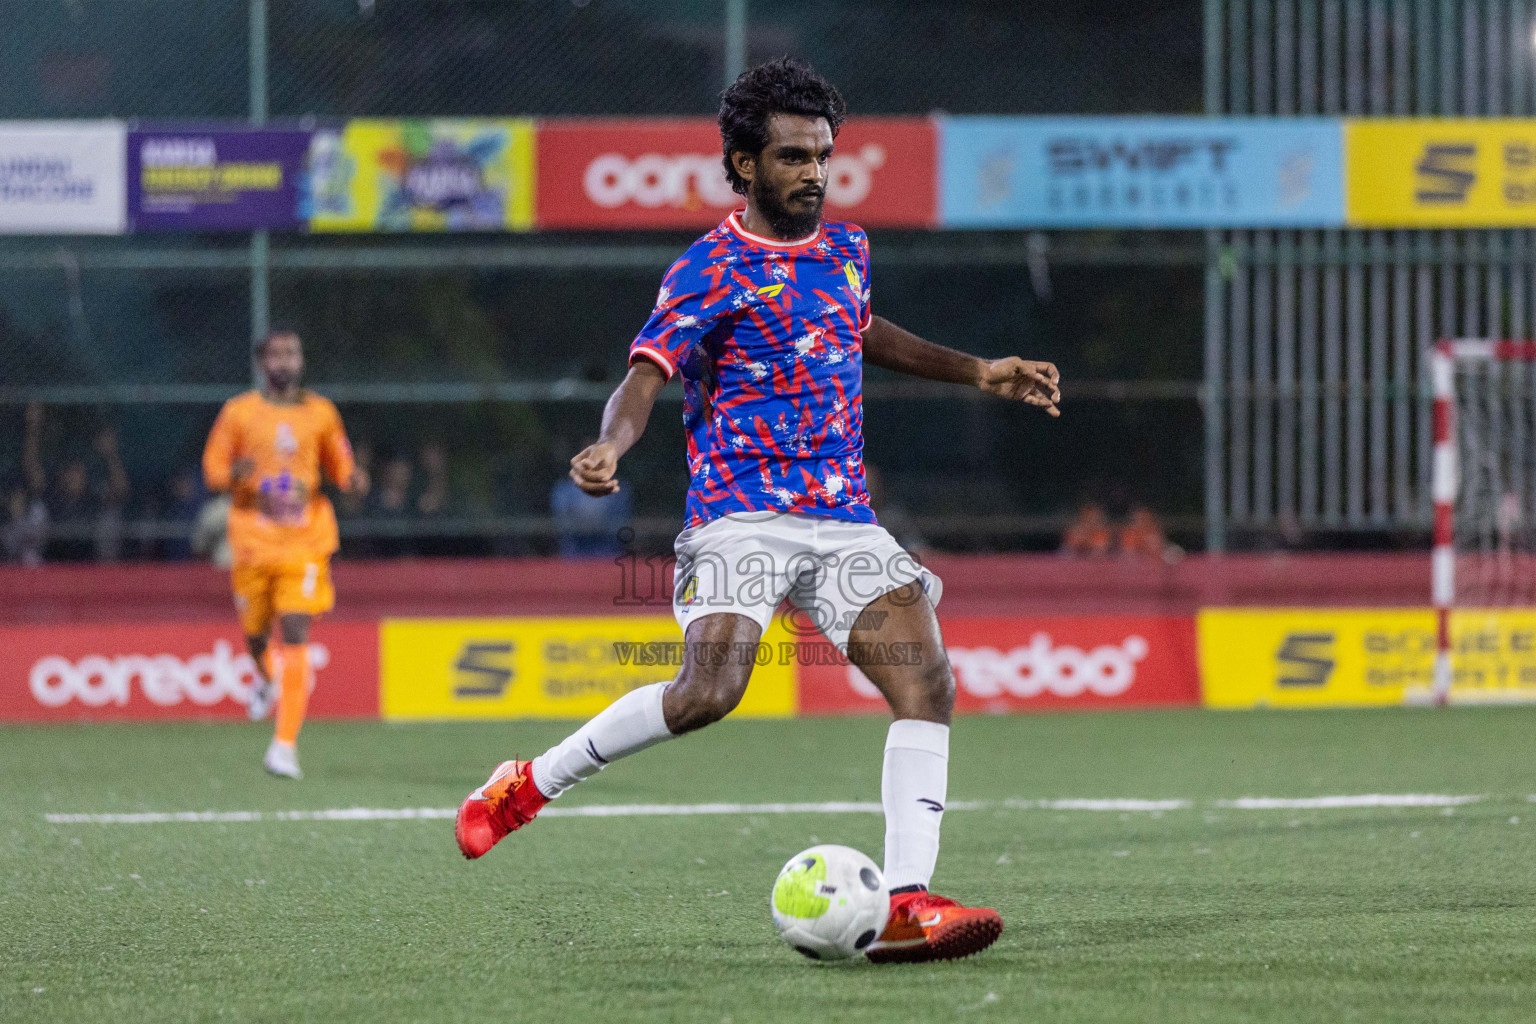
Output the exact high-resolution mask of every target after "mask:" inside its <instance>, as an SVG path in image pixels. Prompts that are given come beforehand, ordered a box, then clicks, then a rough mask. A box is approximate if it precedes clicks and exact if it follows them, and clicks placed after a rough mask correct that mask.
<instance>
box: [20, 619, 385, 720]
mask: <svg viewBox="0 0 1536 1024" xmlns="http://www.w3.org/2000/svg"><path fill="white" fill-rule="evenodd" d="M378 636H379V630H378V625H377V624H376V623H372V622H368V623H353V622H321V623H318V624H316V626H315V628H314V632H313V635H312V637H311V639H312V647H311V656H312V657H313V659H314V663H315V669H316V671H315V690H314V693H313V695H312V696H311V697H310V704H309V713H310V715H311V716H313V717H317V718H376V717H378V713H379V697H378V693H379V688H378V678H379V652H378ZM255 677H256V667H255V665H254V664H253V663H252V661H251V656H250V655H249V654H247V653H246V650H245V640H244V638H243V637H242V636H241V635H240V630H239V629H238V628H237V627H236V626H235V625H234V622H233V619H231V621H230V622H228V623H223V622H219V623H213V622H207V623H192V622H189V623H144V624H135V625H126V624H125V625H58V626H21V627H0V721H18V722H39V721H80V720H82V719H92V720H112V719H171V718H243V717H244V716H245V706H246V705H247V704H248V703H249V702H250V690H251V686H252V685H253V682H254V680H255Z"/></svg>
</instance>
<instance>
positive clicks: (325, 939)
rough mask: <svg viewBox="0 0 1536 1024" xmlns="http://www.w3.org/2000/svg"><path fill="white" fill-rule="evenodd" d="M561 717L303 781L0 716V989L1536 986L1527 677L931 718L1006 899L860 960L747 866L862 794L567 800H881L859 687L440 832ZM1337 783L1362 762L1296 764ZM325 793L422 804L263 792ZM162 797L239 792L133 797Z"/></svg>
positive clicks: (494, 1011) (1153, 1010)
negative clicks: (973, 938) (948, 959)
mask: <svg viewBox="0 0 1536 1024" xmlns="http://www.w3.org/2000/svg"><path fill="white" fill-rule="evenodd" d="M568 728H569V726H568V724H567V723H561V722H553V723H509V724H486V725H478V724H477V725H463V724H456V725H413V726H400V725H394V726H391V725H380V724H337V723H327V722H319V723H315V724H313V725H311V726H310V727H309V731H308V732H306V748H305V756H306V761H305V765H304V767H305V778H304V780H303V781H302V782H298V783H293V782H288V781H278V780H274V779H272V778H270V777H267V776H265V775H264V774H263V773H262V771H261V768H260V766H259V764H258V763H257V761H256V758H255V757H253V755H252V752H253V751H259V750H260V749H261V746H262V744H263V743H264V742H265V738H266V737H265V733H266V727H264V726H258V725H252V726H246V725H195V724H177V725H165V726H145V725H142V724H136V725H129V726H116V725H92V726H67V727H26V728H16V727H13V728H6V729H4V730H0V807H3V822H4V827H3V829H0V877H3V878H4V879H5V885H4V887H3V890H0V936H3V937H4V938H3V941H0V1019H3V1020H5V1021H7V1022H12V1021H17V1022H19V1021H59V1020H113V1021H124V1022H127V1021H173V1020H212V1019H216V1018H218V1019H235V1020H283V1021H290V1020H326V1021H337V1020H368V1021H371V1022H376V1024H382V1022H386V1021H407V1020H423V1019H434V1020H463V1021H481V1020H483V1021H497V1022H506V1021H554V1020H573V1021H576V1020H581V1021H608V1020H626V1021H672V1020H677V1021H710V1022H731V1024H746V1022H749V1021H764V1022H774V1024H780V1022H785V1021H826V1020H836V1021H881V1022H888V1021H898V1020H978V1021H981V1020H1029V1021H1119V1020H1126V1021H1132V1020H1134V1021H1221V1022H1232V1021H1271V1020H1275V1021H1278V1020H1286V1021H1294V1020H1350V1021H1378V1020H1379V1021H1436V1022H1444V1021H1517V1020H1518V1021H1528V1020H1530V1019H1531V1012H1532V1011H1531V1007H1532V1006H1533V1005H1536V914H1533V910H1536V879H1533V875H1532V872H1531V863H1532V857H1533V854H1536V839H1533V836H1536V803H1533V802H1532V800H1533V799H1536V798H1533V797H1532V794H1536V760H1533V759H1532V757H1531V736H1532V734H1533V729H1536V709H1532V708H1480V709H1470V708H1460V709H1450V710H1441V711H1429V710H1409V709H1393V710H1382V711H1317V712H1296V711H1293V712H1283V713H1280V712H1230V713H1213V712H1210V711H1194V710H1191V711H1161V712H1122V713H1112V714H1095V715H1048V716H1030V717H1017V716H1008V717H968V718H961V719H957V721H956V723H955V745H954V749H955V758H954V762H953V774H952V781H951V787H950V797H951V800H952V801H953V802H954V803H953V805H952V810H951V811H950V813H949V814H948V815H947V816H946V817H947V820H946V822H945V830H944V847H943V851H942V855H941V857H940V861H939V870H938V875H937V877H936V879H935V883H936V884H941V885H942V886H943V891H944V892H946V893H953V894H954V895H955V896H956V897H957V898H960V899H962V900H966V901H973V902H976V903H982V904H984V905H990V906H995V907H997V908H998V909H999V910H1001V911H1002V913H1003V915H1004V917H1005V919H1006V921H1007V930H1006V931H1005V932H1004V934H1003V937H1002V939H1001V940H1000V941H999V942H998V943H997V944H996V945H995V946H993V947H992V948H991V949H989V950H987V951H986V952H985V953H983V954H981V955H979V956H976V957H973V958H971V959H968V960H963V961H958V962H953V963H938V964H926V965H918V966H886V967H874V966H871V965H869V964H866V963H857V964H853V965H849V966H840V967H839V966H826V965H817V964H814V963H811V962H809V961H806V960H804V959H802V958H801V957H799V956H796V955H795V954H794V953H793V952H792V951H791V950H789V949H788V948H787V947H785V946H784V945H783V944H782V943H781V942H780V941H779V939H778V937H777V935H776V934H775V932H774V929H773V925H772V922H771V920H770V918H769V913H768V899H767V897H768V891H769V888H770V886H771V884H772V881H773V878H774V875H775V873H776V872H777V870H778V868H779V866H780V865H781V864H782V863H783V862H784V861H785V860H786V859H787V858H788V857H789V856H791V855H792V854H794V853H795V852H796V851H798V850H800V849H801V848H803V847H806V846H808V845H811V844H812V843H815V842H818V841H824V842H841V843H846V844H849V845H852V846H856V847H859V848H861V849H864V850H866V851H873V852H874V853H876V854H877V855H878V853H879V850H880V847H881V836H882V824H881V818H880V815H879V814H878V813H866V812H863V811H859V810H857V809H853V810H847V811H843V812H840V813H829V812H827V811H826V810H825V809H821V808H801V809H793V808H791V809H788V810H787V811H786V810H785V809H783V808H771V809H770V808H763V807H757V808H755V809H754V808H752V807H746V808H731V807H717V808H713V809H712V810H714V811H716V812H718V813H708V814H688V815H683V814H677V813H671V814H661V813H650V814H634V813H630V814H628V815H623V816H595V815H594V816H584V815H582V814H579V813H575V812H577V811H578V810H579V809H580V808H584V807H585V808H594V807H599V806H601V807H625V808H628V809H629V810H630V811H631V812H633V811H634V810H636V809H637V805H651V806H650V810H652V811H653V812H654V811H656V810H664V808H657V807H656V806H655V805H667V804H672V805H683V804H686V805H695V806H696V805H699V804H702V803H706V802H709V803H722V804H746V805H764V804H786V803H788V804H794V803H804V804H817V803H822V802H834V801H836V802H860V803H865V804H869V805H871V807H870V809H871V810H874V811H878V800H879V785H880V783H879V768H880V760H879V757H878V756H877V755H878V751H879V750H880V747H881V743H882V740H883V737H884V735H885V722H884V721H883V720H879V719H874V718H853V719H827V720H800V721H793V722H766V721H755V722H727V723H724V724H722V725H720V726H717V727H715V728H713V729H710V730H706V731H705V732H703V733H701V734H698V735H695V736H691V737H689V738H687V739H684V740H681V741H679V742H676V743H672V744H667V745H664V746H662V747H660V748H657V749H656V750H652V751H648V752H646V753H644V754H642V755H639V756H637V757H635V758H634V759H631V760H629V761H627V762H626V763H624V764H622V765H619V766H616V767H615V768H613V769H611V770H609V771H607V772H604V773H603V775H602V776H601V777H599V778H598V779H596V780H594V781H593V782H592V783H590V784H588V785H587V786H584V787H582V788H581V789H580V790H579V791H578V792H576V793H574V794H572V795H571V796H570V797H568V798H565V799H563V800H561V801H560V802H559V803H557V804H556V805H554V807H552V808H551V810H554V809H558V810H559V811H561V812H562V813H561V814H559V815H554V814H548V813H546V816H544V817H541V819H540V820H539V821H538V822H537V823H535V824H534V825H533V826H531V827H530V828H528V829H527V830H526V831H524V832H520V833H518V834H517V835H515V836H513V837H511V838H510V839H509V840H508V841H507V842H505V843H503V844H502V845H501V846H499V847H498V848H497V849H496V850H495V851H494V852H493V853H492V854H491V855H490V856H488V857H486V858H485V859H484V860H482V861H477V862H474V863H469V862H466V861H465V860H464V859H463V858H462V857H460V855H459V853H458V851H457V849H456V848H455V846H454V841H453V828H452V822H451V820H449V818H448V817H446V815H449V814H451V809H452V808H453V807H455V806H456V804H457V803H458V801H459V800H460V799H462V796H463V788H464V780H465V779H466V778H474V777H477V776H480V775H483V774H484V772H485V770H486V769H487V768H488V767H489V766H490V765H491V764H493V763H494V762H495V761H496V760H497V759H498V758H500V757H502V756H505V755H507V754H510V753H514V752H520V751H532V750H538V749H542V748H543V747H544V746H545V745H546V744H548V743H549V742H551V741H553V740H555V739H558V738H559V737H560V736H561V735H563V734H564V733H565V732H566V731H567V730H568ZM1408 795H1412V796H1414V797H1416V799H1413V800H1408V799H1398V800H1396V801H1393V800H1388V799H1386V797H1387V796H1396V797H1399V798H1405V797H1406V796H1408ZM1340 796H1355V797H1371V796H1376V797H1378V798H1377V799H1362V800H1359V801H1354V802H1349V801H1338V800H1332V801H1330V800H1315V799H1313V798H1319V797H1340ZM1256 797H1265V798H1274V799H1273V800H1272V801H1271V802H1263V801H1259V802H1254V801H1252V800H1251V799H1250V800H1248V801H1245V800H1244V798H1256ZM1351 803H1353V804H1354V805H1349V804H1351ZM1394 803H1396V804H1399V805H1397V806H1393V805H1392V804H1394ZM1340 804H1346V805H1345V806H1339V805H1340ZM346 808H369V809H374V810H395V811H399V810H402V809H430V810H431V811H432V812H433V813H441V814H443V815H445V816H444V817H441V818H437V817H431V816H430V815H424V816H423V817H417V818H400V817H395V818H389V817H383V816H377V817H375V816H363V815H359V816H358V817H356V818H354V819H352V820H347V819H342V820H335V819H334V818H332V817H327V816H323V815H294V816H283V815H282V814H280V813H278V812H285V811H324V810H332V809H346ZM188 811H192V812H258V813H256V814H254V815H249V816H248V818H247V820H240V816H239V815H232V814H228V813H224V814H223V815H222V817H221V818H219V819H217V820H197V821H165V820H163V818H156V817H155V815H157V814H161V813H162V812H188ZM146 814H147V815H148V816H149V819H148V820H139V821H133V820H132V819H129V820H127V821H120V822H119V821H106V820H102V819H100V818H93V817H89V816H92V815H146ZM71 816H79V817H71Z"/></svg>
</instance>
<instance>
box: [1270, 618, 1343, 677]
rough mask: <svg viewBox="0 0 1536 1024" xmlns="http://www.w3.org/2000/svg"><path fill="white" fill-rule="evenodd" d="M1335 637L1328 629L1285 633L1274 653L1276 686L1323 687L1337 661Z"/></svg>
mask: <svg viewBox="0 0 1536 1024" xmlns="http://www.w3.org/2000/svg"><path fill="white" fill-rule="evenodd" d="M1334 642H1335V636H1334V634H1333V633H1332V632H1331V631H1325V632H1314V633H1308V632H1296V633H1287V634H1286V635H1285V640H1284V641H1282V642H1281V644H1280V650H1279V651H1278V652H1276V654H1275V668H1276V672H1275V685H1276V686H1281V687H1322V686H1327V685H1328V677H1329V676H1331V675H1333V667H1334V665H1335V664H1336V663H1337V658H1336V655H1335V653H1334Z"/></svg>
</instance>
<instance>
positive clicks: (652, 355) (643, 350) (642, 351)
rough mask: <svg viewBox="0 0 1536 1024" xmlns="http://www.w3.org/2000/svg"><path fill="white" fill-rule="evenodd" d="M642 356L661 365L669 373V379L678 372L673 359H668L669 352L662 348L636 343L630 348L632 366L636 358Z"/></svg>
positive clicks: (663, 371)
mask: <svg viewBox="0 0 1536 1024" xmlns="http://www.w3.org/2000/svg"><path fill="white" fill-rule="evenodd" d="M640 358H644V359H649V360H650V361H651V362H653V363H655V364H656V365H657V366H659V367H661V372H662V373H665V374H666V375H667V379H668V380H671V379H672V375H673V374H674V373H676V372H677V367H675V366H673V365H672V360H670V359H668V358H667V354H666V353H665V352H663V351H661V350H660V349H655V348H652V347H651V346H649V345H636V346H635V347H634V348H632V349H630V350H629V364H630V365H631V366H633V365H634V364H635V360H636V359H640Z"/></svg>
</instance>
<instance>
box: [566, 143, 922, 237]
mask: <svg viewBox="0 0 1536 1024" xmlns="http://www.w3.org/2000/svg"><path fill="white" fill-rule="evenodd" d="M936 147H937V136H936V133H935V131H934V128H933V125H932V123H931V122H929V121H927V120H924V119H919V118H865V119H861V120H858V121H854V122H851V123H850V124H848V125H846V126H845V127H844V129H843V131H842V132H841V133H840V134H839V136H838V139H837V147H836V152H835V154H834V155H833V157H832V160H831V162H830V166H829V168H828V171H829V180H828V182H827V216H828V217H829V218H832V219H844V218H846V219H849V220H854V221H856V222H858V223H859V224H861V225H865V226H870V225H876V226H890V227H927V226H930V225H932V224H933V223H934V222H935V219H936V206H937V196H936V188H935V162H936V160H935V151H936ZM538 182H539V186H538V195H537V205H538V209H537V214H536V219H537V222H538V224H539V226H541V227H549V228H654V227H700V228H706V227H712V226H714V225H715V224H718V223H719V222H720V220H721V219H722V218H723V217H724V216H725V214H726V213H728V212H729V211H730V210H732V209H735V208H737V207H739V206H740V205H741V203H742V198H741V197H740V196H739V195H737V194H736V193H735V192H734V191H732V189H731V186H730V183H729V182H728V181H727V180H726V177H725V171H724V168H723V167H722V165H721V152H720V133H719V129H718V128H717V127H716V125H715V123H714V122H713V121H711V120H708V119H704V118H677V119H653V120H644V119H638V120H637V119H625V120H560V119H551V120H546V121H542V122H540V125H539V131H538Z"/></svg>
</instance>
